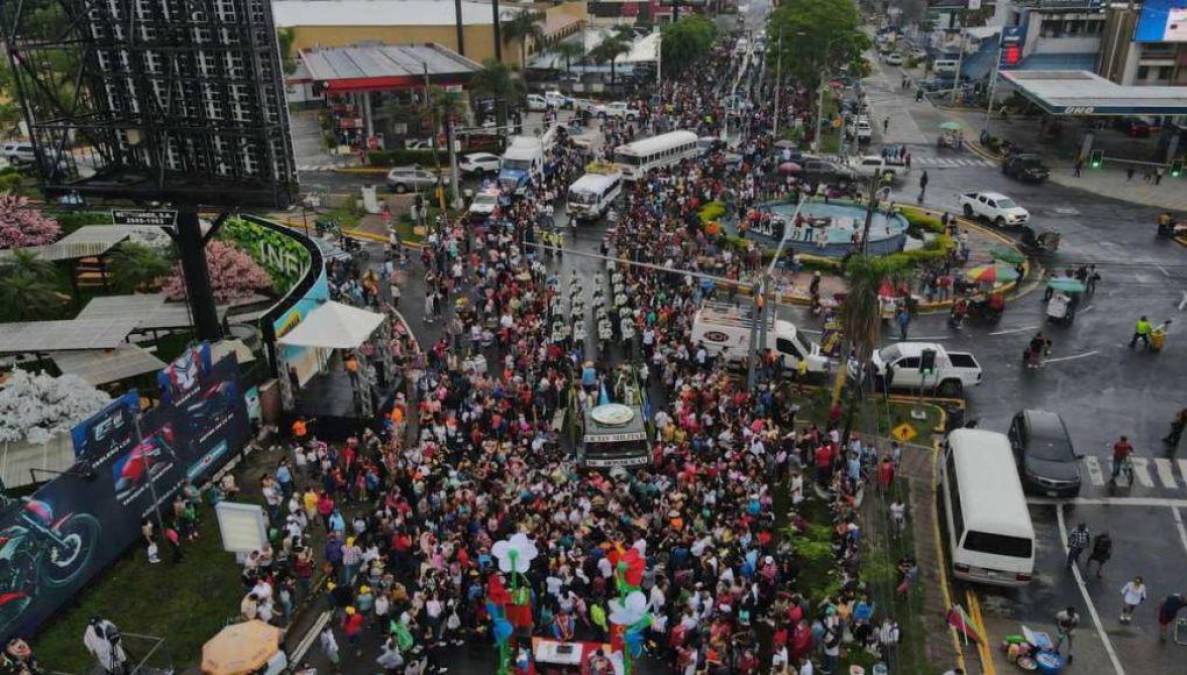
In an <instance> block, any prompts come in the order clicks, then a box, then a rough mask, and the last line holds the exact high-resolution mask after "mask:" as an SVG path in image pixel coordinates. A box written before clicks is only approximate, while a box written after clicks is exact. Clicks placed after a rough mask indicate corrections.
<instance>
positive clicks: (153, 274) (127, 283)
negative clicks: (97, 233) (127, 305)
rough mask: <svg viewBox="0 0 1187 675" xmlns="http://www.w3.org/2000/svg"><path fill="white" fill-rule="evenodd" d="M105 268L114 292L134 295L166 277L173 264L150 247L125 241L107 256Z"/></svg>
mask: <svg viewBox="0 0 1187 675" xmlns="http://www.w3.org/2000/svg"><path fill="white" fill-rule="evenodd" d="M107 266H108V269H109V270H111V277H112V279H111V286H112V288H114V289H115V291H116V292H119V293H135V292H136V291H140V290H143V289H146V288H151V287H152V286H153V285H154V283H153V282H155V281H157V280H158V279H160V278H161V277H164V276H168V274H169V272H170V270H171V268H172V266H173V263H172V262H171V261H170V260H169V258H168V257H166V256H165V255H164V254H162V253H161V252H159V251H157V250H156V249H154V248H152V247H151V246H145V245H144V244H137V243H135V242H130V241H125V242H123V243H122V244H120V245H119V246H116V247H115V249H114V250H112V252H111V253H110V254H109V255H108V256H107Z"/></svg>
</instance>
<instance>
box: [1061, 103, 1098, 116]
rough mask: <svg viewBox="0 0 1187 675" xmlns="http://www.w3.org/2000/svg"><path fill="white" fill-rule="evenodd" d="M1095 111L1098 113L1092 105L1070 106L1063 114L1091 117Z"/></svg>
mask: <svg viewBox="0 0 1187 675" xmlns="http://www.w3.org/2000/svg"><path fill="white" fill-rule="evenodd" d="M1095 111H1096V108H1094V107H1092V106H1090V105H1085V106H1068V107H1066V108H1064V109H1063V114H1064V115H1091V114H1092V113H1093V112H1095Z"/></svg>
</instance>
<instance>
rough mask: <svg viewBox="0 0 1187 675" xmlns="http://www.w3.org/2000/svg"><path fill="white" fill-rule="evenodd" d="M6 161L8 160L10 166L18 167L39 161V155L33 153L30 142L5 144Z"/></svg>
mask: <svg viewBox="0 0 1187 675" xmlns="http://www.w3.org/2000/svg"><path fill="white" fill-rule="evenodd" d="M4 159H7V160H8V163H9V164H12V165H13V166H18V165H21V164H31V163H32V162H34V161H36V160H37V155H36V154H34V152H33V144H32V143H29V142H28V141H10V142H8V143H5V144H4Z"/></svg>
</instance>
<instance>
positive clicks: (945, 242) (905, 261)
mask: <svg viewBox="0 0 1187 675" xmlns="http://www.w3.org/2000/svg"><path fill="white" fill-rule="evenodd" d="M954 248H956V242H954V241H952V237H949V236H948V235H946V234H941V235H939V236H937V237H936V238H935V239H932V240H931V241H929V242H927V243H926V244H924V245H923V247H922V248H917V249H915V250H913V251H902V252H900V253H892V254H891V255H889V256H887V259H888V260H890V261H892V262H894V263H896V264H899V265H902V266H904V267H912V266H915V265H920V264H923V263H929V262H935V261H938V260H943V259H944V258H947V257H948V254H949V253H951V252H952V249H954Z"/></svg>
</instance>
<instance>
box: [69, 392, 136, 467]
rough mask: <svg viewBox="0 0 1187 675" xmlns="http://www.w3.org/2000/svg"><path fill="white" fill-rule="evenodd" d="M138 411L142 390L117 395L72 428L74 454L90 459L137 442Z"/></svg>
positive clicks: (124, 448) (77, 456) (82, 458)
mask: <svg viewBox="0 0 1187 675" xmlns="http://www.w3.org/2000/svg"><path fill="white" fill-rule="evenodd" d="M139 415H140V394H139V393H137V390H135V389H133V390H131V391H129V392H128V393H126V394H124V395H123V396H121V397H119V398H117V399H114V400H113V401H112V402H111V403H108V404H107V405H106V406H104V407H103V409H102V410H100V411H99V412H97V413H95V414H94V415H91V416H90V417H88V418H87V419H85V420H83V421H82V422H79V423H78V424H77V425H75V427H74V428H73V429H71V430H70V438H71V440H72V441H74V457H75V458H76V459H79V460H88V461H89V460H91V459H93V458H95V457H102V456H104V455H107V454H108V453H110V452H112V451H123V450H127V449H128V448H130V447H131V446H132V444H133V443H135V442H136V418H137V417H138V416H139Z"/></svg>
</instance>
